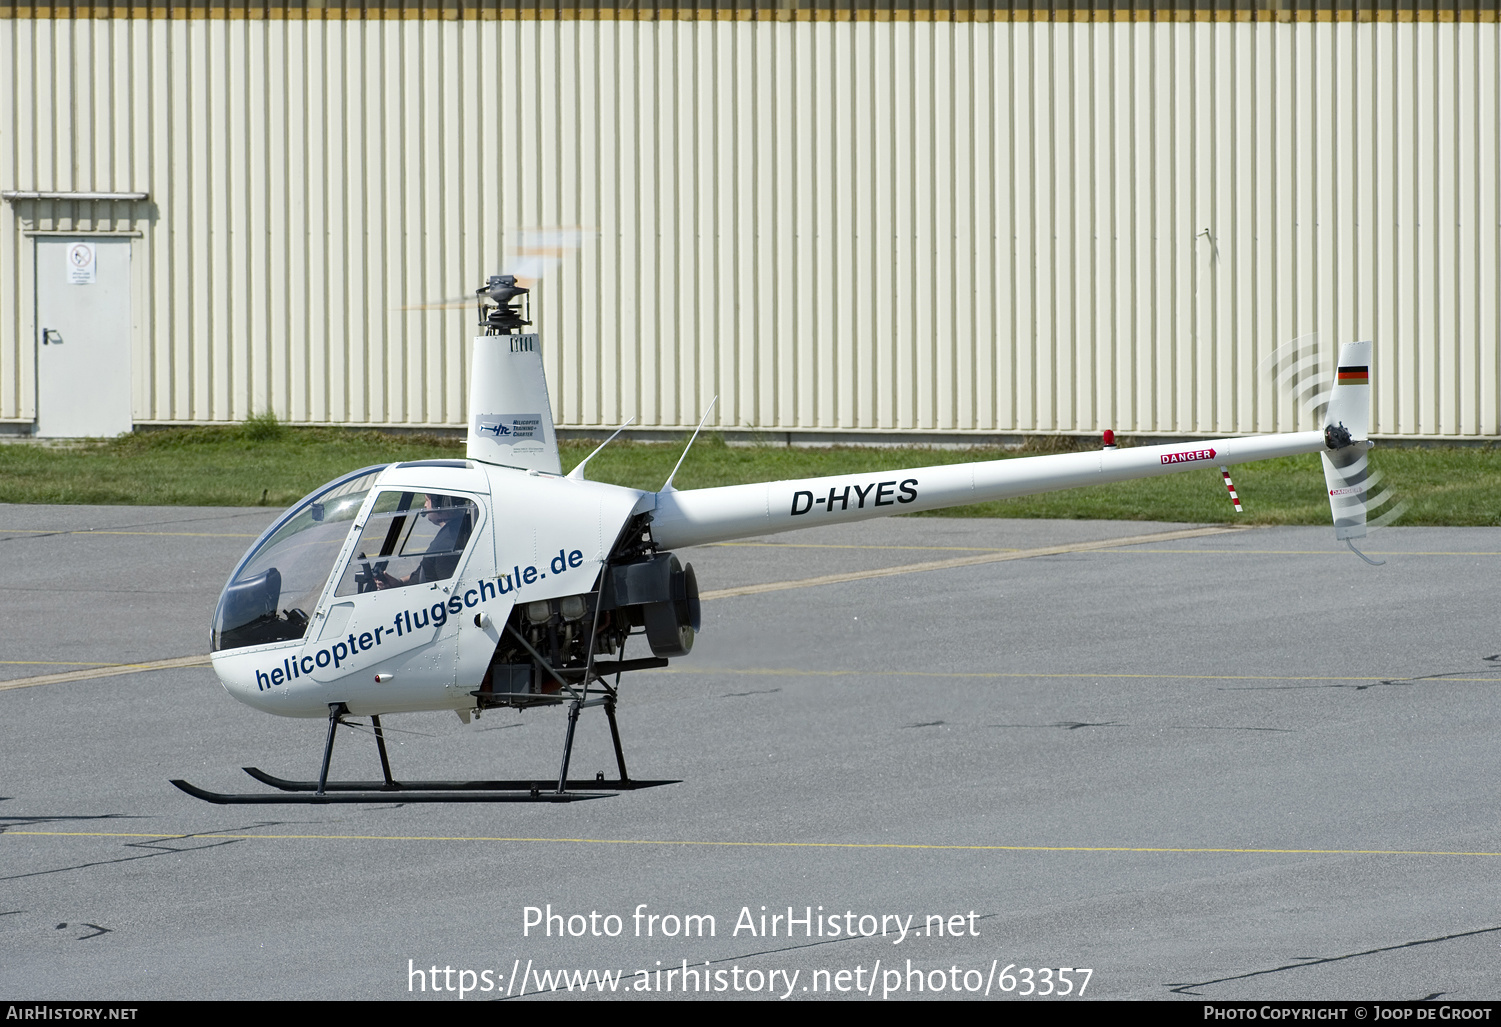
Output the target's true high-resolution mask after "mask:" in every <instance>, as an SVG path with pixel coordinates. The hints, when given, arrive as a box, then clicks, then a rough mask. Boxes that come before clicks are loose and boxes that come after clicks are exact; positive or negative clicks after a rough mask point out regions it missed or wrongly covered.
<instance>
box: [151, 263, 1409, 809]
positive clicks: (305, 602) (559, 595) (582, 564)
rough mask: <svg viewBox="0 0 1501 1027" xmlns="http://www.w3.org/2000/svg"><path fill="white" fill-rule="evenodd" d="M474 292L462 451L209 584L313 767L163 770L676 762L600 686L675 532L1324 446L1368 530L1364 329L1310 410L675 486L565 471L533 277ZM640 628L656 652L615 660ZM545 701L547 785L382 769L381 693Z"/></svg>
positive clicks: (685, 603) (329, 506)
mask: <svg viewBox="0 0 1501 1027" xmlns="http://www.w3.org/2000/svg"><path fill="white" fill-rule="evenodd" d="M476 295H477V297H478V305H479V313H480V327H481V334H480V335H479V336H478V337H477V338H475V339H474V350H473V365H472V366H473V378H472V381H471V388H470V402H469V410H470V425H469V438H468V449H467V458H466V459H463V460H457V459H455V460H418V461H411V462H406V463H395V464H389V465H385V466H378V467H366V468H364V469H362V470H358V471H354V472H352V473H350V474H347V475H345V476H343V477H341V478H338V479H336V480H334V481H332V482H329V483H328V484H327V485H325V486H323V487H322V488H320V489H318V490H317V491H315V492H313V493H312V494H311V495H309V496H307V497H306V498H305V499H303V500H302V501H301V502H299V503H297V504H296V505H295V506H293V507H292V508H291V509H289V510H287V511H286V513H284V514H283V515H282V516H281V517H279V518H277V520H276V521H275V522H274V523H273V524H272V525H271V526H270V527H269V528H267V529H266V531H265V532H264V533H263V534H262V535H261V537H260V538H258V539H257V540H256V542H255V544H254V545H252V546H251V547H250V550H249V552H247V553H246V554H245V556H244V558H243V559H241V560H240V562H239V564H238V565H237V566H236V567H235V569H234V571H233V573H231V574H230V577H229V583H228V584H227V585H226V586H225V588H224V592H223V594H222V595H221V596H220V599H219V605H218V609H217V611H216V613H215V615H214V623H213V631H212V648H213V655H212V659H213V665H214V671H215V673H216V674H218V676H219V680H220V681H221V682H222V683H223V685H224V688H225V690H226V691H228V692H229V694H230V695H232V696H234V697H235V698H236V699H238V700H240V701H241V702H243V703H246V704H248V705H250V706H253V707H255V708H256V709H258V710H264V711H265V712H267V713H275V714H279V715H281V716H286V717H308V718H326V719H327V722H328V735H327V740H326V742H325V744H324V749H323V762H322V769H321V771H320V773H319V776H318V779H317V780H316V781H290V780H285V779H282V778H278V777H274V776H272V775H270V774H267V773H265V772H263V771H260V770H258V769H256V768H253V767H247V768H245V770H246V772H247V773H249V774H250V775H251V776H252V777H255V778H256V779H258V780H260V781H262V782H263V783H265V784H268V785H271V786H272V787H274V788H276V789H278V791H276V792H269V793H255V794H225V793H219V792H210V791H206V790H204V789H201V788H198V787H196V786H194V785H191V784H189V783H187V782H186V781H181V780H174V781H173V782H172V783H173V784H175V785H176V786H177V787H179V788H181V789H182V790H183V791H185V792H187V793H189V794H190V795H193V796H196V797H198V798H200V799H205V800H208V801H210V802H216V803H288V802H311V803H327V802H389V801H392V799H393V797H395V796H394V795H393V793H396V794H397V795H399V801H402V802H464V801H469V802H503V801H552V802H559V801H572V800H575V799H583V798H595V797H599V796H600V795H604V794H609V793H611V792H616V791H620V790H624V789H630V788H641V787H648V786H651V785H656V784H664V783H671V782H659V781H636V780H633V779H631V778H630V776H629V775H628V774H627V772H626V767H625V757H624V754H623V750H622V749H621V744H620V733H619V730H618V726H617V724H616V720H615V706H616V702H617V699H618V696H619V686H620V678H621V675H622V674H624V673H625V672H628V671H632V670H644V669H649V668H660V667H664V666H666V665H667V663H668V661H669V660H670V659H672V658H675V657H680V656H686V655H688V653H689V651H690V650H691V649H692V647H693V639H694V634H695V632H697V631H698V630H699V626H700V619H699V599H698V585H697V581H696V579H695V577H694V573H693V568H692V566H691V565H685V564H683V563H681V562H680V561H679V559H678V557H677V556H676V555H674V554H673V552H672V550H673V549H676V548H679V547H686V546H696V545H703V544H705V543H710V542H723V541H729V540H733V539H740V538H745V537H747V536H756V535H766V534H770V533H772V532H779V531H789V530H792V529H795V528H806V527H813V526H816V525H823V524H837V523H844V522H848V521H860V520H865V519H868V518H874V517H884V516H888V515H890V514H903V513H916V512H918V511H922V510H937V509H941V508H943V507H949V506H958V505H961V504H966V503H976V502H981V501H985V500H991V499H1003V498H1008V497H1012V496H1023V495H1029V494H1032V493H1038V492H1048V491H1052V490H1056V489H1067V488H1076V487H1079V486H1084V485H1098V484H1103V483H1107V482H1117V481H1125V480H1127V479H1131V478H1144V477H1150V476H1153V475H1160V474H1172V473H1175V472H1178V471H1189V470H1197V469H1203V468H1206V467H1216V466H1218V467H1220V468H1221V469H1222V471H1223V470H1224V469H1225V468H1228V467H1229V466H1230V465H1232V464H1240V463H1246V462H1249V461H1254V460H1265V459H1268V458H1271V457H1279V456H1289V455H1293V454H1299V453H1321V454H1322V455H1323V460H1324V475H1325V480H1326V483H1327V485H1328V491H1329V502H1330V507H1331V510H1332V513H1333V516H1334V523H1335V535H1336V537H1337V538H1339V539H1343V540H1345V541H1346V542H1347V544H1349V545H1350V548H1351V549H1352V550H1354V549H1355V546H1354V544H1353V540H1354V539H1357V538H1362V537H1364V536H1365V533H1366V512H1367V509H1368V508H1369V507H1371V506H1372V505H1373V504H1372V503H1369V502H1368V501H1367V491H1368V489H1369V488H1370V487H1371V486H1372V485H1373V484H1374V482H1375V480H1376V479H1375V475H1373V474H1371V473H1370V471H1369V468H1368V464H1367V460H1366V452H1367V450H1368V449H1369V448H1370V446H1372V445H1373V443H1372V442H1371V441H1370V440H1369V439H1368V437H1367V425H1368V411H1369V408H1370V392H1371V389H1370V363H1371V344H1370V343H1369V342H1355V343H1348V344H1345V345H1343V346H1341V347H1340V352H1339V363H1338V378H1337V381H1336V382H1335V384H1334V385H1333V387H1332V389H1330V390H1329V391H1328V402H1327V408H1326V413H1325V415H1324V425H1325V426H1324V428H1323V429H1322V430H1318V431H1304V432H1291V433H1284V434H1276V435H1266V436H1259V437H1250V438H1223V439H1214V440H1211V441H1205V442H1197V443H1189V444H1177V443H1175V444H1170V445H1163V446H1145V447H1140V448H1132V449H1117V448H1115V446H1114V444H1113V436H1112V435H1111V433H1109V432H1107V433H1106V434H1105V440H1104V443H1105V444H1104V445H1103V447H1102V448H1101V449H1100V450H1098V451H1092V452H1081V453H1065V454H1058V455H1050V456H1037V457H1031V458H1022V459H1012V460H1002V461H990V462H983V463H969V464H957V465H948V466H941V467H924V468H918V469H915V470H902V471H891V472H887V473H875V474H845V475H835V476H832V477H824V478H808V479H803V480H797V481H774V482H767V483H763V484H754V485H733V486H727V487H723V488H708V489H691V490H684V491H679V490H677V489H674V488H673V486H672V477H669V478H668V481H667V483H666V484H665V485H664V486H663V487H662V489H661V490H660V491H657V492H645V491H641V490H639V489H631V488H623V487H620V486H617V485H607V484H602V483H599V482H592V481H589V480H588V479H587V478H586V477H585V471H586V469H587V466H588V463H589V460H590V459H592V458H593V456H594V455H595V454H597V453H598V452H599V449H596V450H595V451H594V453H591V454H590V456H589V457H588V458H586V459H585V460H584V461H583V462H582V463H580V464H579V465H578V466H577V467H575V468H574V469H573V470H572V472H571V473H569V474H567V475H564V474H563V473H562V466H561V463H560V460H559V455H558V443H557V436H556V433H555V431H554V428H553V421H552V413H551V405H550V402H549V399H548V394H547V385H546V380H545V378H544V374H543V367H542V354H541V348H540V343H539V339H538V336H537V335H535V334H529V333H526V332H524V331H523V329H524V328H525V327H526V326H528V325H530V324H531V322H530V320H529V319H528V318H529V313H530V311H529V303H528V290H527V289H526V288H525V287H524V286H522V285H520V284H518V281H517V276H516V275H496V276H493V277H491V278H490V279H489V281H488V283H487V284H486V285H485V286H484V287H482V288H481V289H479V290H477V293H476ZM466 302H473V300H469V301H466ZM1300 341H1301V340H1300ZM1310 353H1311V351H1310V350H1309V348H1308V347H1307V346H1306V345H1305V346H1303V347H1302V348H1301V349H1300V350H1299V351H1298V352H1296V353H1295V354H1294V357H1295V358H1300V359H1299V362H1297V363H1295V364H1293V365H1292V366H1291V367H1290V368H1289V369H1288V370H1285V371H1284V376H1285V377H1292V378H1293V379H1294V380H1295V381H1296V379H1297V378H1298V377H1299V376H1301V380H1302V381H1303V382H1304V383H1306V382H1307V380H1308V378H1307V371H1308V368H1309V366H1310V363H1311V361H1310V359H1309V358H1310ZM700 428H702V424H700ZM622 430H623V429H622ZM616 434H617V435H618V434H619V431H617V432H616ZM696 436H697V433H696V432H695V437H696ZM613 438H614V436H611V439H613ZM608 444H609V440H607V441H606V442H605V444H604V445H608ZM691 445H692V441H691V440H690V442H689V446H690V447H691ZM603 448H604V446H603V445H602V446H601V447H600V449H603ZM686 454H687V451H686V450H685V451H684V456H686ZM678 466H679V467H681V466H682V460H681V459H680V460H679V461H678ZM676 474H677V469H676V468H674V470H673V477H675V476H676ZM1226 480H1227V483H1228V481H1229V476H1228V472H1226ZM1231 498H1232V499H1234V498H1235V493H1234V490H1233V488H1232V489H1231ZM1236 503H1237V506H1238V505H1239V502H1238V500H1236ZM1387 519H1389V518H1388V517H1383V518H1381V520H1383V521H1384V520H1387ZM1356 552H1357V554H1358V555H1361V556H1362V559H1366V557H1364V555H1363V554H1359V552H1358V550H1356ZM1368 562H1374V561H1369V560H1368ZM633 638H643V639H644V641H645V643H646V646H647V647H648V648H649V649H650V651H651V654H652V655H651V656H649V657H646V656H642V657H637V658H633V659H627V658H626V657H625V655H624V650H625V648H626V646H627V644H628V643H629V642H630V640H631V639H633ZM544 705H548V706H556V705H567V707H568V724H567V733H566V735H565V738H564V743H563V755H562V767H561V770H560V771H559V774H558V778H557V783H556V785H555V786H554V785H552V783H551V779H550V778H549V779H548V785H547V787H546V788H545V789H544V787H543V786H542V785H540V784H538V783H537V782H536V781H535V780H533V781H408V782H400V781H397V780H395V779H393V777H392V775H391V767H390V762H389V759H388V757H387V753H386V746H385V737H384V733H383V731H382V728H381V723H380V717H381V716H382V715H383V714H388V713H407V712H415V711H427V710H454V711H456V712H458V714H459V715H460V717H461V718H463V719H464V720H465V722H466V723H467V722H468V719H469V716H470V714H471V713H472V712H475V711H482V710H486V709H491V708H495V707H505V706H509V707H520V708H526V707H533V706H544ZM595 706H601V707H603V708H604V712H605V715H606V717H607V718H608V719H609V725H610V733H611V736H612V739H613V741H614V746H615V756H616V761H617V764H618V766H619V772H620V778H619V780H617V781H608V782H607V781H603V780H600V779H596V780H592V781H571V780H569V778H568V765H569V759H570V755H571V752H572V746H573V737H574V728H575V725H576V724H577V721H578V717H579V714H580V712H581V711H583V710H584V709H587V708H589V707H595ZM351 716H363V717H368V718H369V719H370V726H371V728H372V729H373V733H374V735H375V740H376V745H377V748H378V750H379V754H380V760H381V768H382V771H383V773H384V780H383V781H330V780H329V779H328V772H329V763H330V759H331V757H332V752H333V743H334V737H335V734H336V731H337V728H338V727H339V725H340V724H345V723H348V721H347V719H346V718H349V717H351ZM600 776H601V778H602V776H603V775H600Z"/></svg>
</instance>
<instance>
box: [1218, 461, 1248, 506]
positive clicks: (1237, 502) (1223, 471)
mask: <svg viewBox="0 0 1501 1027" xmlns="http://www.w3.org/2000/svg"><path fill="white" fill-rule="evenodd" d="M1220 474H1221V475H1222V476H1223V477H1224V479H1225V488H1227V489H1229V490H1230V502H1232V503H1234V504H1235V512H1236V513H1245V511H1244V510H1243V509H1242V508H1241V505H1240V497H1239V496H1238V495H1236V494H1235V482H1233V481H1231V480H1230V469H1229V468H1228V467H1221V468H1220Z"/></svg>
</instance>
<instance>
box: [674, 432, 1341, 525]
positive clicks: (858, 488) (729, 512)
mask: <svg viewBox="0 0 1501 1027" xmlns="http://www.w3.org/2000/svg"><path fill="white" fill-rule="evenodd" d="M1324 448H1325V440H1324V433H1323V432H1322V431H1310V432H1292V433H1286V434H1280V435H1260V436H1251V437H1247V438H1229V439H1214V440H1211V441H1207V442H1194V443H1177V444H1171V445H1166V446H1143V447H1140V448H1137V449H1102V450H1099V451H1096V452H1088V453H1060V454H1057V455H1053V456H1037V457H1024V458H1018V459H1015V460H992V461H986V462H982V463H972V464H949V465H944V466H938V467H919V468H915V469H912V470H905V471H885V472H874V473H862V474H843V475H833V476H830V477H824V478H804V479H800V480H795V481H773V482H764V483H758V484H754V485H729V486H725V487H723V488H712V489H690V490H688V491H683V492H676V491H674V492H661V493H657V494H656V512H655V514H654V515H653V517H652V536H653V538H655V539H656V541H657V542H658V544H660V545H663V546H667V547H678V546H696V545H704V544H706V543H709V542H728V541H731V540H733V539H737V538H746V537H748V536H752V535H766V534H771V533H774V532H779V531H791V530H793V529H796V528H812V527H816V526H818V525H821V524H841V523H847V522H850V521H862V520H869V519H871V518H874V517H887V516H890V515H892V514H904V513H918V512H920V511H924V510H941V509H943V508H945V507H950V506H963V505H965V504H968V503H981V502H986V501H988V500H992V499H1011V498H1013V497H1016V496H1028V495H1034V494H1036V493H1039V492H1054V491H1058V490H1061V489H1071V488H1079V487H1081V486H1085V485H1104V484H1108V483H1111V482H1117V481H1129V480H1131V479H1133V478H1150V477H1155V476H1157V475H1161V474H1173V473H1176V472H1178V471H1190V470H1198V469H1203V468H1209V469H1211V470H1212V469H1214V468H1216V467H1218V466H1219V465H1221V464H1223V465H1226V466H1228V465H1230V464H1242V463H1249V462H1251V461H1254V460H1269V459H1271V458H1273V457H1279V456H1295V455H1297V454H1300V453H1318V452H1322V451H1323V450H1324Z"/></svg>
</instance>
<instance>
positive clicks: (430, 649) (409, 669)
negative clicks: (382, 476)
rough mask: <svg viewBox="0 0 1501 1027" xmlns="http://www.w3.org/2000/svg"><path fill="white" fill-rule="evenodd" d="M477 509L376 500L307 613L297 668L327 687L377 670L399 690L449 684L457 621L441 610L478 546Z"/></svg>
mask: <svg viewBox="0 0 1501 1027" xmlns="http://www.w3.org/2000/svg"><path fill="white" fill-rule="evenodd" d="M486 507H487V503H486V497H482V496H477V495H472V494H467V493H458V492H440V491H437V490H427V491H424V490H419V489H415V488H405V489H403V488H384V489H381V490H380V491H379V492H377V493H376V495H375V496H374V499H373V501H372V502H371V503H370V504H369V505H368V506H367V507H366V508H365V510H363V511H362V512H361V522H360V523H359V524H358V525H356V530H355V531H354V532H353V533H352V534H351V537H350V544H349V545H348V546H347V547H346V551H345V553H344V554H343V558H342V562H341V564H340V566H339V569H338V570H337V572H336V573H335V575H334V578H333V581H332V585H331V587H330V588H329V589H328V591H327V592H326V593H325V595H324V598H323V602H322V604H320V606H319V609H318V611H317V613H315V614H314V623H313V625H312V629H311V630H310V631H309V633H308V642H307V644H306V645H305V646H304V647H303V650H302V652H301V653H300V654H299V655H298V663H299V668H298V669H299V670H300V671H302V672H303V673H304V674H310V675H311V676H312V677H313V678H314V679H315V680H321V681H333V680H338V679H341V678H345V677H347V676H349V675H351V674H355V673H357V672H359V671H362V670H367V671H371V672H372V674H373V673H374V670H373V668H377V667H378V669H379V672H380V673H381V675H382V680H385V675H388V674H389V675H391V676H392V677H393V678H397V679H400V680H401V682H402V684H403V685H410V684H414V683H416V681H413V680H409V679H411V678H416V679H417V680H418V681H420V682H422V683H430V684H442V685H444V686H446V685H448V684H450V683H451V682H452V680H453V675H454V668H455V663H456V655H455V652H456V644H455V642H456V640H455V638H454V637H453V636H455V635H456V633H457V631H458V627H459V623H458V622H459V619H460V615H457V614H454V613H453V612H452V611H451V609H450V602H449V601H450V599H451V598H453V594H452V593H453V590H454V587H455V585H456V584H457V583H458V582H459V581H460V580H461V578H462V575H463V574H464V571H465V569H466V565H467V563H468V561H469V560H470V558H471V557H472V556H473V554H474V552H475V550H476V548H477V547H478V546H481V545H483V544H486V543H485V542H484V541H483V540H484V539H486V538H487V532H486V530H485V527H486V523H485V522H486V518H487V509H486ZM480 562H481V563H488V562H489V561H486V560H483V559H482V560H481V561H480Z"/></svg>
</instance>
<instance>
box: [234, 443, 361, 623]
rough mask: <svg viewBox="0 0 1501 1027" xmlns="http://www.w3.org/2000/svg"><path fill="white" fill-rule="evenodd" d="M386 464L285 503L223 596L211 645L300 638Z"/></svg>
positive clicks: (242, 563)
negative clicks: (290, 505) (289, 504)
mask: <svg viewBox="0 0 1501 1027" xmlns="http://www.w3.org/2000/svg"><path fill="white" fill-rule="evenodd" d="M384 470H385V468H384V467H369V468H366V469H365V470H363V471H357V472H355V473H354V474H351V475H348V476H346V477H344V478H340V479H338V480H336V481H333V482H331V483H329V484H328V485H326V486H325V487H324V488H322V489H320V490H319V491H317V492H315V493H313V494H312V495H311V496H308V497H307V498H306V499H304V500H303V501H302V502H301V503H299V504H298V505H297V506H295V507H293V508H292V509H290V510H288V511H287V512H286V513H285V514H283V515H282V517H281V519H280V520H279V521H277V522H276V525H275V526H274V528H273V529H272V530H271V531H270V532H269V533H268V534H267V535H266V536H265V537H263V538H262V539H261V541H260V542H258V543H257V544H256V545H255V547H254V548H253V549H252V550H251V552H250V554H249V555H248V556H247V557H246V558H245V559H244V561H242V562H241V564H240V567H239V569H238V570H237V571H236V572H235V575H234V577H233V578H232V579H231V580H230V582H229V584H228V585H227V586H226V587H225V589H224V594H223V595H221V596H220V597H219V608H218V610H217V611H216V613H215V615H214V634H213V647H214V651H216V652H217V651H218V650H220V649H237V648H239V647H241V646H247V645H263V644H265V643H267V642H285V641H289V640H292V639H297V638H301V637H302V636H303V635H304V634H306V632H307V623H308V613H309V611H311V610H312V608H313V607H314V606H315V605H316V604H317V602H318V597H319V596H320V595H322V594H323V588H324V586H325V585H327V584H328V576H329V572H330V571H332V570H333V568H334V563H335V561H337V560H338V557H339V549H340V548H341V547H342V546H343V544H344V540H345V539H347V538H348V537H349V528H350V525H351V523H352V522H353V521H354V518H355V515H356V514H358V513H359V512H360V507H361V506H363V505H364V502H365V497H366V496H367V495H369V494H370V488H371V486H373V485H374V484H375V480H376V478H377V477H379V476H380V474H381V473H382V472H383V471H384Z"/></svg>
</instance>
